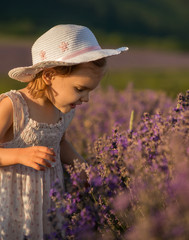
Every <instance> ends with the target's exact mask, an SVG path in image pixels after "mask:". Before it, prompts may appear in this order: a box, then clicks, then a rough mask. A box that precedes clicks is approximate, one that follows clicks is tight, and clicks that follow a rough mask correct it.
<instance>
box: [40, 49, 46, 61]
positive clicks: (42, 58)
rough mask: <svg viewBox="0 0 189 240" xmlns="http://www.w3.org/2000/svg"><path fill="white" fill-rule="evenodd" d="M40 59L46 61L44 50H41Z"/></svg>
mask: <svg viewBox="0 0 189 240" xmlns="http://www.w3.org/2000/svg"><path fill="white" fill-rule="evenodd" d="M40 57H41V60H42V61H43V60H45V59H46V52H45V51H44V50H41V52H40Z"/></svg>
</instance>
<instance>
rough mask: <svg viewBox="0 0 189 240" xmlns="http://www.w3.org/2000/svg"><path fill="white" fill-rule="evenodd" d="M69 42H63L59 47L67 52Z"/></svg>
mask: <svg viewBox="0 0 189 240" xmlns="http://www.w3.org/2000/svg"><path fill="white" fill-rule="evenodd" d="M68 45H69V43H68V42H61V44H60V46H59V48H61V50H62V52H65V51H66V50H68Z"/></svg>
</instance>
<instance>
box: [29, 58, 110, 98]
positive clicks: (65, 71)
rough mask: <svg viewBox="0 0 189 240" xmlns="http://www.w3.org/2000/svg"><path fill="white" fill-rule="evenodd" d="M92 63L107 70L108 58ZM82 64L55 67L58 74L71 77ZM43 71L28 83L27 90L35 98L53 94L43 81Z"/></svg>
mask: <svg viewBox="0 0 189 240" xmlns="http://www.w3.org/2000/svg"><path fill="white" fill-rule="evenodd" d="M91 63H93V64H94V66H96V67H98V68H105V66H106V58H101V59H98V60H96V61H92V62H91ZM79 66H80V64H78V65H73V66H58V67H54V68H53V69H55V71H56V73H58V74H61V75H67V76H68V75H70V74H71V73H72V72H73V71H74V70H75V69H76V68H78V67H79ZM42 74H43V71H41V72H39V73H38V74H36V76H35V78H34V79H33V80H32V81H31V82H29V83H28V85H27V88H28V91H29V93H30V94H31V95H32V97H33V98H41V97H44V96H45V95H46V94H47V95H48V96H49V97H50V96H51V94H50V92H49V89H48V85H46V83H45V82H44V81H43V79H42Z"/></svg>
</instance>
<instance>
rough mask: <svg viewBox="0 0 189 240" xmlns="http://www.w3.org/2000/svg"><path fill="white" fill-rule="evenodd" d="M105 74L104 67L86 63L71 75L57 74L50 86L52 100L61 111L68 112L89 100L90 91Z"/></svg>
mask: <svg viewBox="0 0 189 240" xmlns="http://www.w3.org/2000/svg"><path fill="white" fill-rule="evenodd" d="M102 76H103V68H102V69H101V68H99V67H96V66H94V64H93V63H84V64H81V66H80V67H78V68H76V69H75V70H74V71H73V73H71V74H70V75H68V76H66V75H60V74H55V75H54V77H53V79H52V80H51V84H50V86H49V88H50V92H51V95H52V96H51V102H52V103H53V105H54V106H55V107H56V108H58V109H59V110H60V111H61V112H63V113H67V112H69V111H70V110H71V109H73V108H75V107H76V106H77V105H81V104H82V103H83V102H88V101H89V93H90V92H91V91H92V90H93V89H95V88H96V87H97V86H98V84H99V82H100V80H101V78H102Z"/></svg>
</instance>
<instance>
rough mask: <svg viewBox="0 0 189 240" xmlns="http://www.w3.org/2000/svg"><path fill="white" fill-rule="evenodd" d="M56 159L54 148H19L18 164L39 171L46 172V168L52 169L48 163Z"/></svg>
mask: <svg viewBox="0 0 189 240" xmlns="http://www.w3.org/2000/svg"><path fill="white" fill-rule="evenodd" d="M54 157H55V152H54V151H53V149H52V148H48V147H44V146H34V147H27V148H18V160H17V163H19V164H22V165H25V166H28V167H31V168H34V169H35V170H38V171H44V170H45V167H51V164H50V163H49V162H48V161H51V162H55V161H56V160H55V158H54ZM39 164H40V165H39Z"/></svg>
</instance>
